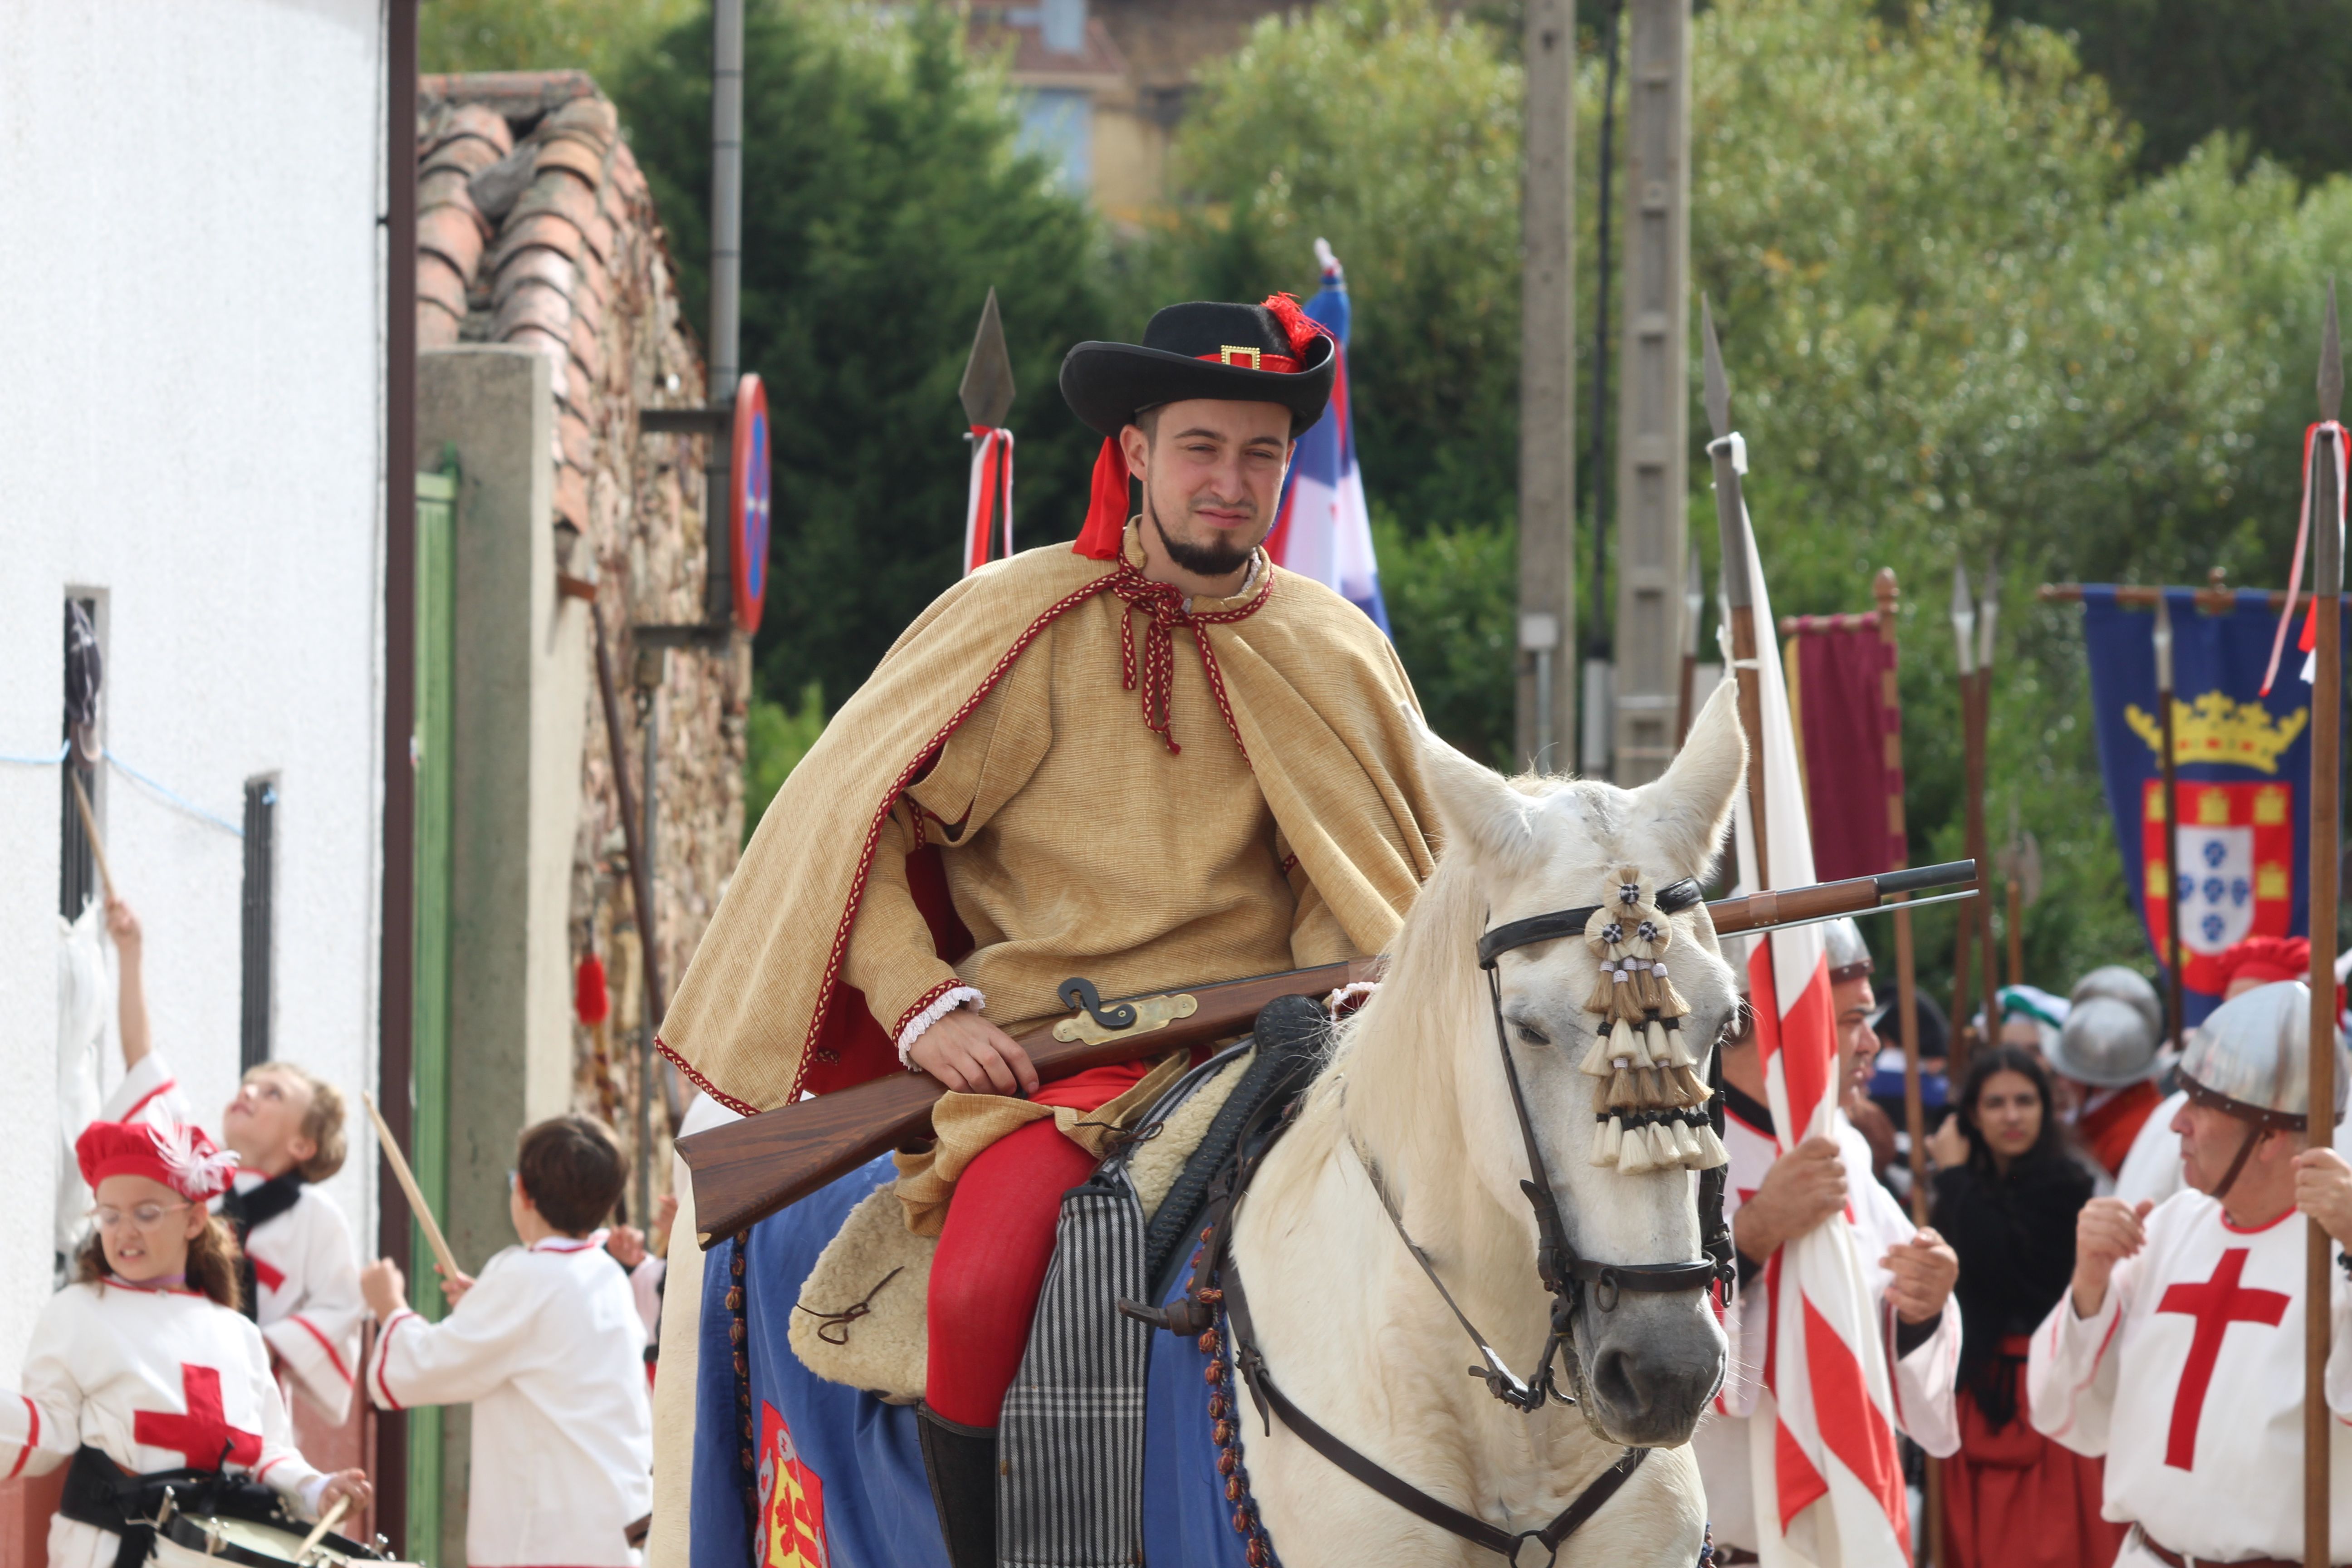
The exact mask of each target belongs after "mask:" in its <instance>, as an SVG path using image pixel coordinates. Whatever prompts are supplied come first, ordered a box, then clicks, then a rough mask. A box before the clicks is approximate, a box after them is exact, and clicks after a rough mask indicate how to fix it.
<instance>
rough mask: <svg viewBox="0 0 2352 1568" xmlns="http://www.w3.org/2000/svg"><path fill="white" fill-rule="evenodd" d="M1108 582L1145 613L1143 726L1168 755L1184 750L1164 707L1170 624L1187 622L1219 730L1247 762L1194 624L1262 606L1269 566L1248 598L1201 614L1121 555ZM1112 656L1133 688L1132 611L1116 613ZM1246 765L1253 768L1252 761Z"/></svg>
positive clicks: (1171, 695)
mask: <svg viewBox="0 0 2352 1568" xmlns="http://www.w3.org/2000/svg"><path fill="white" fill-rule="evenodd" d="M1108 586H1109V588H1110V590H1111V592H1113V593H1115V594H1117V595H1118V596H1119V597H1120V598H1121V599H1123V600H1125V601H1126V602H1127V604H1128V605H1129V606H1131V607H1132V608H1134V609H1138V610H1141V611H1142V612H1143V613H1144V614H1145V615H1146V616H1149V617H1150V629H1149V630H1148V631H1147V632H1146V633H1145V634H1144V636H1145V639H1146V640H1145V643H1144V649H1143V669H1142V678H1141V686H1142V701H1143V724H1144V728H1146V729H1148V730H1150V731H1151V732H1152V733H1153V734H1155V735H1157V736H1159V737H1160V739H1161V740H1162V741H1164V742H1167V744H1168V751H1169V753H1170V754H1171V755H1175V754H1177V753H1180V752H1182V751H1183V750H1184V748H1183V747H1181V746H1180V745H1178V744H1177V743H1176V737H1175V734H1174V733H1173V731H1172V729H1171V718H1170V712H1171V708H1172V706H1173V704H1174V701H1175V687H1176V646H1175V644H1176V638H1175V628H1176V627H1178V626H1187V627H1190V628H1191V629H1192V642H1193V645H1194V646H1195V647H1198V648H1199V649H1200V650H1201V669H1202V673H1203V674H1204V675H1206V676H1207V677H1208V680H1209V691H1210V694H1211V695H1212V696H1213V697H1214V698H1215V699H1216V702H1217V711H1218V712H1219V713H1222V714H1223V715H1224V720H1225V732H1226V733H1227V734H1229V735H1231V736H1233V738H1234V750H1236V751H1238V752H1241V754H1242V761H1243V762H1244V763H1249V748H1248V747H1247V746H1245V745H1243V744H1242V731H1241V726H1240V725H1239V724H1237V723H1236V722H1235V721H1234V705H1233V700H1232V699H1230V698H1229V697H1227V696H1226V695H1225V674H1224V671H1223V669H1221V668H1218V666H1217V655H1216V650H1215V649H1213V648H1212V647H1210V646H1209V639H1208V638H1207V637H1204V636H1202V633H1201V629H1200V628H1201V627H1202V626H1225V625H1229V624H1231V623H1232V622H1234V621H1241V620H1246V619H1248V618H1249V617H1250V616H1254V615H1255V614H1257V612H1258V611H1259V610H1260V609H1262V608H1264V607H1265V601H1266V599H1267V597H1268V596H1269V595H1272V594H1273V592H1274V573H1273V571H1272V569H1271V567H1269V569H1268V570H1267V572H1266V574H1265V582H1264V583H1263V584H1260V585H1259V587H1258V591H1257V592H1256V593H1255V594H1253V595H1250V601H1249V603H1248V604H1246V605H1240V606H1238V607H1236V608H1234V609H1230V610H1212V611H1209V612H1208V613H1206V614H1203V615H1195V614H1193V613H1192V612H1191V611H1189V610H1187V609H1185V608H1184V595H1182V594H1181V593H1179V592H1178V591H1177V590H1176V589H1175V587H1174V586H1172V585H1171V584H1166V583H1154V582H1152V581H1150V579H1149V578H1147V577H1145V576H1144V575H1143V574H1142V573H1140V572H1138V571H1137V570H1136V569H1135V568H1134V567H1132V566H1130V565H1129V564H1128V563H1126V562H1124V561H1122V562H1120V563H1119V564H1118V571H1116V572H1114V573H1112V574H1110V577H1109V578H1108ZM1118 657H1119V674H1120V679H1122V680H1123V681H1124V682H1125V683H1126V687H1127V689H1128V690H1129V691H1133V690H1135V689H1136V688H1137V684H1138V680H1137V672H1136V660H1135V617H1134V616H1130V615H1125V614H1122V615H1121V616H1120V617H1119V626H1118ZM1252 771H1253V772H1255V766H1254V765H1253V766H1252Z"/></svg>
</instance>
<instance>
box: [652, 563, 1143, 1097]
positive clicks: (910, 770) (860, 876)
mask: <svg viewBox="0 0 2352 1568" xmlns="http://www.w3.org/2000/svg"><path fill="white" fill-rule="evenodd" d="M1121 526H1122V527H1124V526H1125V525H1124V524H1122V525H1121ZM1117 575H1118V574H1117V573H1115V572H1106V573H1105V574H1102V575H1101V576H1099V577H1097V578H1096V579H1095V580H1094V581H1093V582H1091V583H1088V584H1086V585H1085V586H1084V587H1082V588H1078V589H1076V590H1075V591H1073V592H1071V593H1069V594H1066V595H1063V596H1062V597H1061V598H1060V599H1058V600H1056V601H1055V603H1053V604H1051V605H1046V606H1045V611H1044V612H1043V613H1042V614H1040V615H1039V616H1038V617H1037V618H1036V619H1035V620H1034V621H1032V622H1030V623H1029V625H1028V627H1027V628H1026V629H1025V630H1024V631H1023V632H1022V634H1021V635H1020V636H1019V637H1015V638H1013V646H1012V647H1008V648H1006V649H1005V650H1004V653H1003V657H1002V658H999V659H998V660H997V661H996V663H995V665H994V666H993V667H992V668H991V669H990V670H989V672H988V674H987V675H986V676H985V677H984V678H982V680H981V683H980V688H979V689H978V690H976V691H974V692H973V693H972V694H971V696H970V697H967V698H965V699H964V700H963V705H962V706H961V707H960V708H958V709H957V710H955V711H954V712H953V713H951V714H950V715H949V716H948V721H947V722H946V723H944V724H942V725H940V728H939V731H938V732H937V733H935V734H934V735H932V736H931V738H930V739H929V741H926V742H923V744H922V745H920V746H919V747H917V748H916V749H915V757H914V761H912V762H910V763H908V764H907V765H906V767H904V768H903V769H901V770H900V771H899V773H898V779H897V781H896V782H895V783H893V784H891V785H890V788H889V790H888V791H887V793H886V794H884V795H883V796H882V804H881V805H879V806H878V807H877V808H876V810H875V813H874V820H873V821H872V822H871V823H869V824H868V825H867V826H866V844H865V847H863V848H862V849H860V850H859V851H858V854H857V874H856V877H854V878H853V879H851V881H850V884H849V902H848V903H847V904H846V905H845V907H844V908H843V910H842V911H841V921H840V923H839V924H838V925H837V926H835V929H834V933H833V951H832V952H830V953H828V954H827V955H826V957H825V961H824V980H823V981H822V982H820V983H819V985H818V988H817V1000H816V1008H815V1010H814V1012H812V1013H811V1014H810V1015H809V1026H808V1035H807V1037H805V1038H804V1039H803V1040H802V1041H801V1059H800V1064H799V1066H797V1067H796V1068H793V1087H792V1089H791V1091H790V1092H789V1093H787V1094H786V1095H785V1096H784V1101H785V1103H787V1104H789V1103H791V1102H792V1101H793V1100H798V1099H799V1098H800V1097H801V1086H802V1084H803V1082H805V1081H806V1079H807V1078H808V1072H809V1068H811V1067H812V1066H814V1058H815V1055H816V1042H817V1038H818V1037H819V1036H820V1035H821V1034H822V1033H823V1032H824V1020H825V1015H826V1014H828V1013H830V1012H831V1011H832V1010H833V997H834V991H835V982H836V981H838V980H839V979H840V978H841V963H842V960H843V959H844V958H845V956H846V955H847V954H848V952H849V928H850V927H851V926H853V925H855V924H856V921H857V906H858V905H859V904H860V903H862V902H863V901H864V900H865V898H866V874H867V873H868V872H870V871H871V870H872V869H873V868H874V848H875V846H876V845H877V844H878V843H879V842H881V838H882V824H883V823H884V822H885V821H887V820H888V818H889V816H890V808H891V807H892V806H893V805H897V804H898V797H899V796H900V795H904V794H905V793H906V791H907V786H908V784H912V783H914V782H915V777H916V775H917V774H918V773H921V772H922V769H923V765H924V764H925V763H928V762H929V761H930V759H931V755H932V753H933V752H937V751H938V750H939V749H940V747H941V746H943V745H945V744H946V743H947V739H948V737H949V736H950V735H952V734H954V733H955V731H956V730H957V728H958V727H959V726H960V725H961V724H962V723H963V721H965V720H966V719H969V718H971V714H972V710H974V709H976V708H978V707H979V706H980V705H981V703H982V701H984V700H986V699H987V697H988V694H989V693H990V692H992V691H993V690H995V689H996V683H997V682H998V681H1000V680H1002V679H1004V677H1005V674H1006V672H1007V671H1009V670H1011V669H1012V668H1013V661H1014V660H1016V659H1018V658H1020V657H1021V655H1022V654H1023V653H1024V652H1025V651H1026V650H1027V648H1028V647H1029V645H1030V644H1031V643H1033V642H1035V641H1036V640H1037V637H1038V636H1039V634H1040V633H1042V632H1044V631H1045V628H1046V627H1047V626H1052V625H1053V624H1054V623H1055V621H1057V620H1059V619H1060V618H1061V617H1062V616H1063V615H1064V614H1065V613H1066V612H1067V611H1069V610H1072V609H1075V608H1076V606H1078V605H1083V604H1085V603H1086V602H1087V600H1088V599H1091V598H1093V597H1094V596H1095V595H1097V594H1100V593H1102V592H1103V591H1104V590H1105V589H1107V588H1108V587H1109V586H1110V585H1111V582H1112V579H1113V578H1115V577H1116V576H1117ZM663 1051H664V1054H665V1055H669V1056H671V1058H672V1059H673V1060H676V1059H677V1058H676V1055H675V1053H672V1052H670V1051H669V1048H668V1047H666V1046H665V1047H663ZM692 1070H693V1069H691V1068H688V1071H689V1072H691V1071H692ZM695 1081H696V1082H697V1083H698V1084H701V1083H707V1082H708V1080H707V1079H703V1078H702V1077H701V1075H700V1074H696V1075H695ZM714 1092H715V1090H714ZM719 1102H720V1103H721V1104H723V1105H730V1106H731V1105H740V1103H741V1102H740V1100H729V1099H728V1098H727V1097H725V1096H723V1095H722V1096H720V1097H719ZM745 1114H746V1115H750V1114H751V1111H750V1110H748V1109H747V1110H745Z"/></svg>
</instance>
